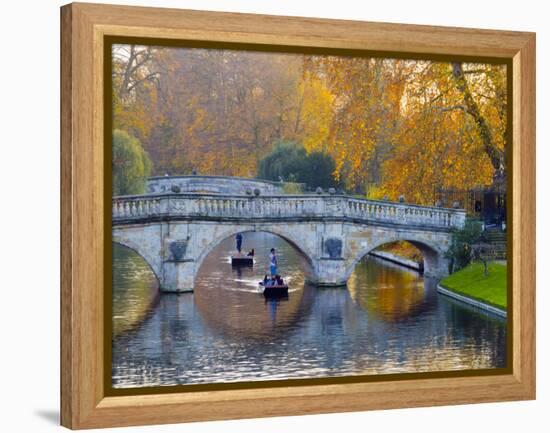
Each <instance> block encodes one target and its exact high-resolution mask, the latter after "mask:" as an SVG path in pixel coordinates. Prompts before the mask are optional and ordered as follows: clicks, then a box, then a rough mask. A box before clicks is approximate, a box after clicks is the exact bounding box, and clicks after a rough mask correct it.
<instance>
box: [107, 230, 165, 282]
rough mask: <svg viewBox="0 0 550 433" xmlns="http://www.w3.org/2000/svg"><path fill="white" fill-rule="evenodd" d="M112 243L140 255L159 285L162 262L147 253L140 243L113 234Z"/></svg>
mask: <svg viewBox="0 0 550 433" xmlns="http://www.w3.org/2000/svg"><path fill="white" fill-rule="evenodd" d="M112 243H113V244H117V245H121V246H123V247H125V248H128V249H129V250H132V251H133V252H134V253H136V254H137V255H138V256H140V257H141V258H142V259H143V261H144V262H145V263H147V266H149V269H150V270H151V272H153V275H154V276H155V278H156V279H157V283H158V284H159V286H160V285H161V282H162V264H161V263H160V261H159V260H158V259H157V258H156V257H154V255H151V254H149V253H148V252H147V251H145V250H144V248H143V246H142V245H140V244H139V243H136V242H134V241H132V240H131V239H124V238H120V237H115V236H113V240H112Z"/></svg>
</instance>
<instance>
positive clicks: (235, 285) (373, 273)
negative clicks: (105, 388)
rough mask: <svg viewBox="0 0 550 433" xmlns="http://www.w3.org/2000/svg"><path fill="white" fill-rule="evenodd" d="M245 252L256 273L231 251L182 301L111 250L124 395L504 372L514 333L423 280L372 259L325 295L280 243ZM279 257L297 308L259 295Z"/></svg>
mask: <svg viewBox="0 0 550 433" xmlns="http://www.w3.org/2000/svg"><path fill="white" fill-rule="evenodd" d="M243 246H244V248H245V249H248V248H255V249H256V258H255V264H254V267H253V268H241V269H233V268H232V267H231V264H230V260H229V256H230V254H231V252H232V250H233V249H234V240H233V239H227V240H226V241H224V242H222V243H221V244H220V245H219V246H218V247H217V248H216V249H215V250H214V251H213V252H212V253H211V254H210V255H209V256H208V257H207V258H206V259H205V261H204V263H203V265H202V266H201V269H200V271H199V274H198V276H197V281H196V285H195V291H194V293H187V294H179V295H178V294H165V293H163V294H162V295H160V294H159V293H158V289H157V282H156V279H155V277H154V275H153V274H152V272H151V271H150V270H149V268H148V266H147V264H145V262H144V261H143V260H142V259H141V258H140V257H139V256H137V255H136V254H135V253H134V252H132V251H130V250H128V249H126V248H124V247H120V246H117V245H114V246H113V257H114V259H113V275H114V278H113V369H112V380H113V386H114V387H115V388H129V387H143V386H158V385H176V384H197V383H220V382H235V381H255V380H271V379H290V378H312V377H329V376H343V375H345V376H349V375H364V374H387V373H402V372H427V371H450V370H463V369H468V370H470V369H481V368H494V367H505V366H506V321H505V320H504V319H501V318H499V317H497V316H493V315H491V314H489V313H485V312H482V311H480V310H476V309H474V308H472V307H469V306H467V305H463V304H461V303H459V302H457V301H454V300H452V299H450V298H448V297H446V296H444V295H441V294H438V293H437V292H436V290H435V285H436V281H434V280H432V279H429V278H423V276H422V275H420V274H418V273H417V272H415V271H410V270H407V269H405V268H402V267H400V266H398V265H393V264H390V263H388V262H385V261H382V260H380V259H377V258H374V257H371V256H367V257H366V258H365V259H363V260H362V261H361V262H359V263H358V265H357V266H356V269H355V271H354V273H353V275H352V276H351V278H350V280H349V282H348V286H347V288H328V289H324V288H317V287H313V286H310V285H308V284H306V283H305V277H304V270H305V269H306V268H305V267H306V266H307V264H306V263H305V262H304V260H303V259H302V258H301V256H300V255H299V253H298V252H297V251H296V250H294V249H293V247H291V246H290V245H289V244H288V243H286V242H285V241H284V240H282V239H281V238H279V237H277V236H274V235H271V234H268V233H246V234H245V235H244V242H243ZM272 247H274V248H276V249H277V253H278V259H279V270H280V273H281V274H282V275H283V277H285V279H286V280H287V282H288V284H289V286H290V293H289V297H288V299H283V300H265V299H264V297H263V296H262V295H261V294H260V293H258V289H257V282H258V281H259V280H260V279H261V278H262V277H263V275H264V273H265V272H266V270H267V268H268V264H267V256H268V252H269V249H270V248H272Z"/></svg>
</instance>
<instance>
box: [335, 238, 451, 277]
mask: <svg viewBox="0 0 550 433" xmlns="http://www.w3.org/2000/svg"><path fill="white" fill-rule="evenodd" d="M398 241H405V242H409V243H410V244H412V245H413V246H415V247H416V248H417V249H418V250H419V251H420V252H421V253H422V257H423V259H424V275H426V276H428V277H432V276H433V277H441V276H445V275H446V274H447V273H448V264H449V262H448V260H447V259H446V258H445V252H444V251H443V250H442V248H441V247H440V246H439V245H438V244H437V243H435V242H431V241H430V240H427V239H415V238H414V237H412V236H407V235H405V236H400V235H395V236H389V237H387V238H385V239H382V240H379V241H378V242H374V243H371V244H369V245H368V246H366V247H363V248H361V249H360V250H359V251H358V252H357V253H356V254H354V255H353V256H352V258H351V262H350V264H349V265H348V266H347V269H346V273H345V278H346V280H347V279H349V277H350V276H351V274H352V273H353V271H354V270H355V266H356V265H357V263H359V261H360V260H361V259H363V258H364V257H365V256H366V255H367V254H369V253H370V252H371V251H374V250H375V249H377V248H379V247H381V246H383V245H387V244H391V243H393V242H398Z"/></svg>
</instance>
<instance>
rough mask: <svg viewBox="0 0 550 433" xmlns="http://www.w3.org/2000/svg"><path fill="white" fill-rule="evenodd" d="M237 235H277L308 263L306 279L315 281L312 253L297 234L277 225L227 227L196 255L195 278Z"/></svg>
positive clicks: (305, 271)
mask: <svg viewBox="0 0 550 433" xmlns="http://www.w3.org/2000/svg"><path fill="white" fill-rule="evenodd" d="M237 233H269V234H272V235H275V236H277V237H279V238H281V239H283V240H284V241H286V242H287V243H288V244H289V245H291V246H292V248H294V249H295V250H296V251H297V252H298V253H299V254H300V256H301V257H302V258H303V259H304V260H305V262H306V264H307V265H306V269H304V273H305V274H306V277H307V278H308V279H313V277H314V274H315V259H314V255H313V252H312V251H307V247H304V245H303V244H302V245H300V244H299V241H297V240H296V239H297V238H296V237H295V235H296V233H293V232H292V231H291V230H285V229H284V228H281V227H278V226H276V225H269V226H266V227H264V226H260V227H258V226H249V225H243V226H239V225H235V226H231V227H227V229H226V230H224V231H223V232H221V233H219V234H217V235H216V236H215V237H213V238H212V239H211V241H210V242H209V243H208V245H207V246H206V247H204V248H203V249H202V251H201V252H200V253H199V254H197V255H196V259H195V276H196V275H197V274H198V272H199V270H200V267H201V265H202V263H203V262H204V260H205V259H206V257H207V256H208V255H209V254H210V253H211V252H212V251H213V250H214V249H215V248H216V247H218V246H219V245H220V244H221V243H222V242H223V241H225V240H227V239H229V238H231V237H234V236H236V235H237Z"/></svg>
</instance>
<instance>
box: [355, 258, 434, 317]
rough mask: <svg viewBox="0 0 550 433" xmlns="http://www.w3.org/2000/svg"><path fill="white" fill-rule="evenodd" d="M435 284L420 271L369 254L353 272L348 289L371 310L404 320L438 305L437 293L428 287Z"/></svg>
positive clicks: (371, 312)
mask: <svg viewBox="0 0 550 433" xmlns="http://www.w3.org/2000/svg"><path fill="white" fill-rule="evenodd" d="M434 284H435V281H433V280H430V279H426V280H425V279H424V278H423V277H422V276H421V275H420V274H419V273H418V272H416V271H412V270H408V269H405V268H403V267H402V266H398V265H392V264H390V263H387V262H383V261H381V259H377V258H373V257H370V256H369V257H368V259H364V260H362V261H361V262H360V264H359V265H358V266H357V267H356V269H355V272H354V273H353V274H352V275H351V277H350V279H349V281H348V290H349V292H350V295H351V298H352V299H353V300H354V302H356V303H357V305H359V306H360V307H361V308H363V309H364V310H365V311H368V312H369V314H372V315H375V316H376V317H378V318H380V319H381V320H384V321H388V322H401V321H406V320H409V319H410V318H411V317H413V316H415V315H418V314H421V313H423V312H425V311H427V310H429V309H431V308H434V307H435V303H436V299H435V294H434V293H433V291H429V290H427V287H426V285H434ZM430 293H431V294H432V296H430Z"/></svg>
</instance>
